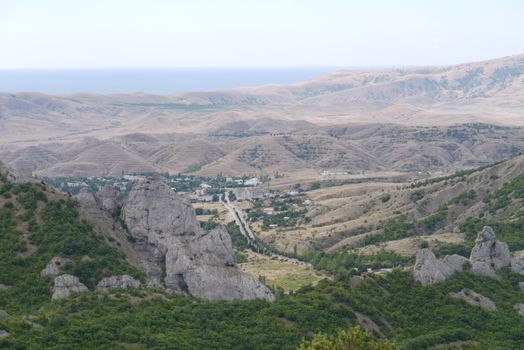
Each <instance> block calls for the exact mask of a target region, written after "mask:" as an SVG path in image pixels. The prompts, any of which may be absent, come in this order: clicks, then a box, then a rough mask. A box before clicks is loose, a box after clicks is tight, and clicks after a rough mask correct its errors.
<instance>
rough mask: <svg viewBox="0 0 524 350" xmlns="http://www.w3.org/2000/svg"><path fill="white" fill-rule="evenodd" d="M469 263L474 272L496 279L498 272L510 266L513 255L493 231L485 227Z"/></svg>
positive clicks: (479, 235)
mask: <svg viewBox="0 0 524 350" xmlns="http://www.w3.org/2000/svg"><path fill="white" fill-rule="evenodd" d="M469 261H470V263H471V270H472V271H473V272H475V273H478V274H480V275H484V276H488V277H494V278H496V277H497V274H496V271H497V270H499V269H501V268H502V267H505V266H509V265H510V263H511V254H510V252H509V248H508V245H507V244H506V243H505V242H500V241H497V240H496V237H495V233H494V232H493V229H492V228H491V227H489V226H485V227H484V228H483V229H482V231H480V232H479V234H478V236H477V239H476V240H475V246H474V247H473V249H472V250H471V255H470V257H469Z"/></svg>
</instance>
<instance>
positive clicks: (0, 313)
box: [0, 309, 9, 318]
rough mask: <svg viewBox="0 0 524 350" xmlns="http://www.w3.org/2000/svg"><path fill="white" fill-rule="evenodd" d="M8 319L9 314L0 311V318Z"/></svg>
mask: <svg viewBox="0 0 524 350" xmlns="http://www.w3.org/2000/svg"><path fill="white" fill-rule="evenodd" d="M6 317H9V314H8V313H7V312H5V311H4V310H2V309H0V318H6Z"/></svg>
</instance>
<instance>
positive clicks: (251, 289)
mask: <svg viewBox="0 0 524 350" xmlns="http://www.w3.org/2000/svg"><path fill="white" fill-rule="evenodd" d="M121 217H122V220H123V221H124V222H125V224H126V226H127V227H128V230H129V234H130V235H131V236H132V237H133V239H134V240H135V241H136V243H135V249H137V250H139V251H140V252H142V253H143V256H145V258H144V259H142V261H141V269H142V270H143V271H144V272H145V273H146V275H147V277H148V285H149V286H155V287H165V288H167V289H170V290H174V291H183V292H187V293H189V294H191V295H193V296H196V297H200V298H204V299H208V300H235V299H256V298H261V299H266V300H273V298H274V296H273V294H272V293H271V291H270V290H269V289H268V288H267V287H266V286H264V285H263V284H262V283H260V282H259V281H258V280H257V279H255V278H253V277H252V276H250V275H248V274H246V273H244V272H242V271H241V270H240V269H239V268H238V267H237V266H235V260H234V254H233V246H232V242H231V237H230V236H229V234H228V233H227V231H226V230H225V228H224V227H218V228H216V229H214V230H212V231H210V232H205V231H204V230H202V229H201V228H200V225H199V224H198V221H197V219H196V214H195V211H194V209H193V207H192V205H191V201H190V200H189V199H188V198H185V197H182V196H179V195H178V194H176V193H175V192H174V191H172V190H171V188H170V187H169V186H167V185H166V184H165V183H164V182H163V181H162V180H161V179H160V178H159V177H156V178H148V179H146V180H143V181H140V182H138V183H136V184H135V185H134V187H133V189H132V190H131V192H130V193H129V196H128V199H127V201H126V203H125V205H124V207H123V208H122V214H121ZM164 272H165V274H164Z"/></svg>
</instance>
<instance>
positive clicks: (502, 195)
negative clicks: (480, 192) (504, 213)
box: [483, 174, 524, 213]
mask: <svg viewBox="0 0 524 350" xmlns="http://www.w3.org/2000/svg"><path fill="white" fill-rule="evenodd" d="M523 199H524V174H522V175H519V176H517V177H516V178H514V179H513V180H512V181H510V182H507V183H505V184H504V185H503V186H502V187H501V188H500V189H498V190H496V191H493V192H491V193H488V194H487V195H486V196H485V197H484V199H483V200H484V202H485V203H487V204H488V206H489V211H490V212H491V213H495V212H496V211H497V210H499V209H503V208H506V207H507V206H508V205H509V204H511V203H512V201H513V200H523Z"/></svg>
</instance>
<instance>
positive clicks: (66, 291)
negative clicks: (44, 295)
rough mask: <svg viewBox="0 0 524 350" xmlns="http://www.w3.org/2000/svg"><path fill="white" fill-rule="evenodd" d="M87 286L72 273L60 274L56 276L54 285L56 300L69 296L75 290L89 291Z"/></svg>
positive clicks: (54, 297)
mask: <svg viewBox="0 0 524 350" xmlns="http://www.w3.org/2000/svg"><path fill="white" fill-rule="evenodd" d="M87 291H88V289H87V287H86V286H85V285H84V284H82V283H81V282H80V280H79V279H78V277H75V276H72V275H60V276H57V277H55V285H54V287H53V296H52V298H53V299H54V300H56V299H62V298H65V297H67V296H69V295H70V294H71V293H73V292H87Z"/></svg>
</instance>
